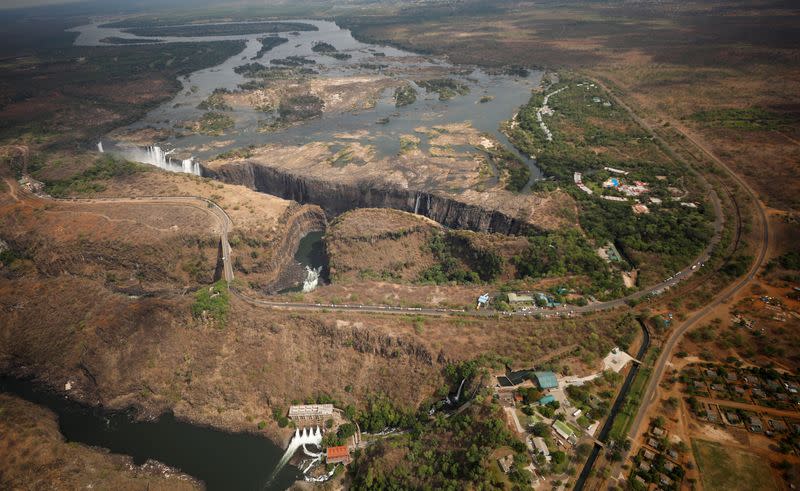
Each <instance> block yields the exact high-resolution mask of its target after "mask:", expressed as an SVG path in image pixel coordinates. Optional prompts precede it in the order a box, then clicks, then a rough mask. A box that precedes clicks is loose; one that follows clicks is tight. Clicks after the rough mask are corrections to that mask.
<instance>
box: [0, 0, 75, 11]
mask: <svg viewBox="0 0 800 491" xmlns="http://www.w3.org/2000/svg"><path fill="white" fill-rule="evenodd" d="M81 1H83V0H0V9H15V8H18V7H38V6H40V5H55V4H61V3H76V2H81Z"/></svg>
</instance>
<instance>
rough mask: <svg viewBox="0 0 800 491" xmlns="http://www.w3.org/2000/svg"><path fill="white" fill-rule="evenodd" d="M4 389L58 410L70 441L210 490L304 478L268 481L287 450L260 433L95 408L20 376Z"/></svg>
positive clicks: (293, 472)
mask: <svg viewBox="0 0 800 491" xmlns="http://www.w3.org/2000/svg"><path fill="white" fill-rule="evenodd" d="M0 392H6V393H9V394H12V395H15V396H17V397H20V398H22V399H26V400H28V401H30V402H33V403H35V404H39V405H41V406H44V407H46V408H48V409H50V410H51V411H53V412H54V413H55V414H56V415H57V416H58V426H59V429H60V430H61V433H62V434H63V435H64V438H66V440H67V441H70V442H79V443H84V444H86V445H91V446H97V447H103V448H107V449H109V450H111V451H112V452H114V453H120V454H125V455H129V456H131V457H132V458H133V461H134V463H135V464H136V465H142V464H144V463H145V462H146V461H147V460H148V459H153V460H157V461H159V462H162V463H164V464H167V465H169V466H170V467H174V468H176V469H179V470H180V471H182V472H184V473H186V474H189V475H191V476H192V477H195V478H197V479H199V480H201V481H203V482H204V483H205V485H206V487H207V489H208V490H210V491H213V490H231V489H237V490H238V489H241V490H254V491H255V490H271V489H275V490H282V489H287V488H288V487H289V486H291V485H292V483H294V482H295V481H296V480H298V479H302V477H303V476H302V474H301V473H300V471H299V469H297V468H296V467H294V466H287V467H284V468H283V469H282V470H281V471H280V472H279V473H278V475H277V476H276V477H275V479H274V480H273V481H272V482H270V483H269V484H268V482H267V481H268V479H269V477H270V474H271V473H272V471H273V469H275V466H276V464H277V463H278V461H279V460H280V458H281V455H282V454H283V449H281V448H279V447H278V446H277V445H275V444H274V443H273V442H272V441H270V440H268V439H267V438H264V437H261V436H258V435H254V434H249V433H226V432H223V431H219V430H215V429H212V428H207V427H203V426H197V425H193V424H189V423H185V422H182V421H178V420H176V419H175V417H174V416H173V415H172V414H169V413H168V414H164V415H162V416H161V417H160V418H159V419H158V420H156V421H136V420H135V419H134V418H133V415H132V414H131V413H130V412H111V411H105V410H102V409H98V408H92V407H89V406H86V405H83V404H80V403H77V402H75V401H72V400H70V399H67V398H65V397H63V396H60V395H57V394H55V393H53V392H51V391H49V390H46V389H45V388H43V387H41V386H38V385H36V384H34V383H32V382H29V381H22V380H17V379H10V378H0ZM254 424H255V423H254Z"/></svg>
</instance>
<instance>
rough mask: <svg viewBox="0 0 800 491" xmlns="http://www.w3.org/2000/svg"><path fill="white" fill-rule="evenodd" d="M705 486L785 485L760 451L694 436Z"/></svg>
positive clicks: (722, 487) (696, 454) (765, 486)
mask: <svg viewBox="0 0 800 491" xmlns="http://www.w3.org/2000/svg"><path fill="white" fill-rule="evenodd" d="M692 449H693V450H694V455H695V458H696V459H697V465H698V466H699V467H700V477H701V479H702V481H703V487H704V488H705V489H730V490H734V491H736V490H742V491H745V490H751V489H781V488H780V487H779V486H778V485H777V484H776V483H775V479H774V478H773V476H772V471H771V470H770V468H769V465H767V464H766V463H765V462H764V461H762V460H761V459H759V458H758V456H757V455H756V454H752V453H750V452H745V451H744V450H740V449H737V448H733V447H729V446H725V445H721V444H719V443H713V442H708V441H705V440H695V439H693V440H692Z"/></svg>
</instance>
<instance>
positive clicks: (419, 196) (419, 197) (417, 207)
mask: <svg viewBox="0 0 800 491" xmlns="http://www.w3.org/2000/svg"><path fill="white" fill-rule="evenodd" d="M421 198H422V196H421V195H419V194H417V200H416V202H415V203H414V214H415V215H419V200H420V199H421Z"/></svg>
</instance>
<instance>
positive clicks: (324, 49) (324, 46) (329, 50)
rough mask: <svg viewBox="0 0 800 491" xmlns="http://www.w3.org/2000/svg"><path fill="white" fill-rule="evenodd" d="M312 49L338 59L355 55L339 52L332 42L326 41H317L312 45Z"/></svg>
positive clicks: (347, 58) (346, 58) (345, 58)
mask: <svg viewBox="0 0 800 491" xmlns="http://www.w3.org/2000/svg"><path fill="white" fill-rule="evenodd" d="M311 51H313V52H315V53H320V54H323V55H325V56H330V57H331V58H336V59H337V60H349V59H350V58H352V57H353V55H351V54H348V53H339V50H337V49H336V48H335V47H334V46H333V45H332V44H328V43H326V42H324V41H317V42H315V43H314V45H313V46H312V47H311Z"/></svg>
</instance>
